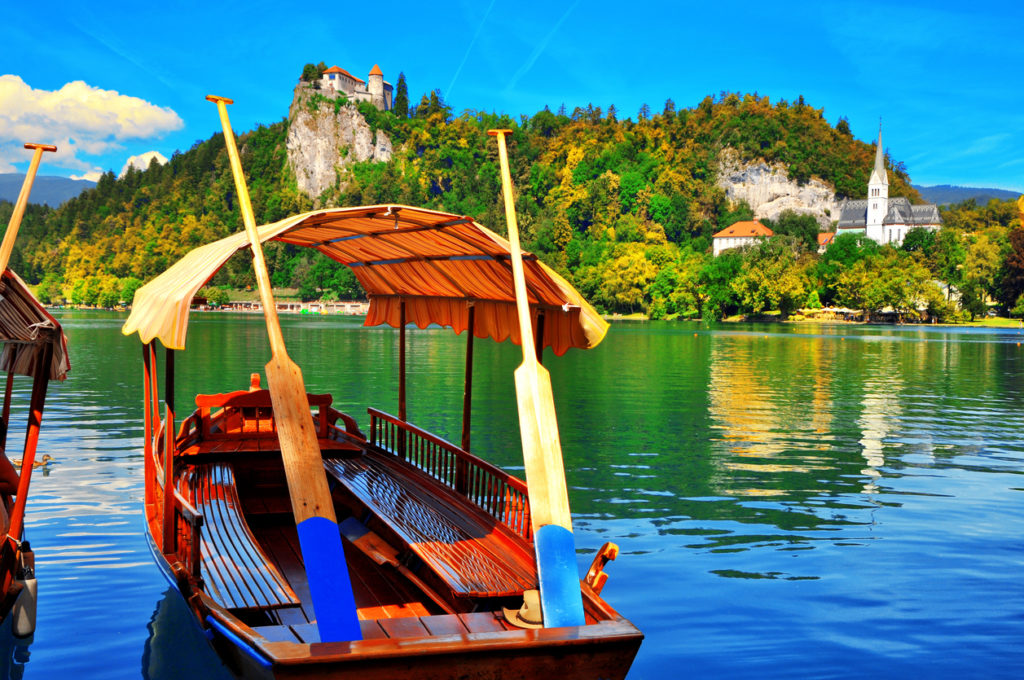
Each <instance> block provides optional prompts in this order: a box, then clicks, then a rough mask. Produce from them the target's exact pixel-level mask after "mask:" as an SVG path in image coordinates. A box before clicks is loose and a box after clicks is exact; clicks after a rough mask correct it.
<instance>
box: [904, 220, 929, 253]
mask: <svg viewBox="0 0 1024 680" xmlns="http://www.w3.org/2000/svg"><path fill="white" fill-rule="evenodd" d="M900 248H901V249H902V250H903V251H905V252H908V253H924V254H925V256H926V257H930V256H931V254H932V250H933V249H934V248H935V231H934V230H933V229H925V228H923V227H914V228H913V229H911V230H910V231H908V232H907V234H906V236H904V237H903V243H902V245H900Z"/></svg>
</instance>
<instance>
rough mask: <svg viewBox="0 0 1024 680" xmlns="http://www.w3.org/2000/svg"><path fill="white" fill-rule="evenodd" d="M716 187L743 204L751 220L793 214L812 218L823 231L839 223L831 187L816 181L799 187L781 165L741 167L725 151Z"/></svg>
mask: <svg viewBox="0 0 1024 680" xmlns="http://www.w3.org/2000/svg"><path fill="white" fill-rule="evenodd" d="M717 184H718V186H720V187H721V188H722V189H723V190H724V191H725V195H726V196H727V197H728V199H729V200H730V201H733V202H738V201H746V202H747V203H748V204H749V205H750V207H751V209H753V211H754V219H761V218H768V219H772V220H774V219H777V218H778V217H779V215H781V214H782V213H783V212H785V211H786V210H792V211H793V212H796V213H801V214H809V215H814V217H815V218H816V219H817V220H818V224H820V225H821V226H822V228H824V229H829V228H830V227H831V225H832V222H833V221H834V220H837V219H839V202H838V201H837V200H836V196H835V191H834V189H833V188H832V187H831V186H829V185H828V184H826V183H825V182H822V181H821V180H820V179H817V178H813V179H811V180H810V181H809V182H807V183H806V184H804V185H803V186H800V185H799V184H797V183H796V182H795V181H793V180H791V179H789V173H788V172H787V171H786V167H785V166H784V165H782V164H781V163H775V164H772V165H768V164H767V163H765V162H764V161H754V162H750V163H741V162H740V161H739V156H738V154H737V153H736V152H735V151H733V150H732V149H724V150H723V151H722V153H721V154H719V167H718V181H717Z"/></svg>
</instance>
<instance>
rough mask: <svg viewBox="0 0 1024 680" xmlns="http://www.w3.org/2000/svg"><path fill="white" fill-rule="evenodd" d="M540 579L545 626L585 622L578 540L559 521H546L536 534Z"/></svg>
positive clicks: (534, 545)
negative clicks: (577, 560) (577, 567)
mask: <svg viewBox="0 0 1024 680" xmlns="http://www.w3.org/2000/svg"><path fill="white" fill-rule="evenodd" d="M533 547H534V550H535V551H536V553H537V578H538V580H539V581H540V609H541V612H542V613H543V614H544V626H545V627H546V628H556V627H558V626H582V625H585V624H586V619H585V618H584V617H583V600H582V598H580V575H579V572H578V571H577V569H576V544H575V542H574V541H573V538H572V532H571V531H569V530H568V529H566V528H565V527H563V526H560V525H558V524H546V525H544V526H542V527H541V528H540V529H538V530H537V533H536V534H534V536H533Z"/></svg>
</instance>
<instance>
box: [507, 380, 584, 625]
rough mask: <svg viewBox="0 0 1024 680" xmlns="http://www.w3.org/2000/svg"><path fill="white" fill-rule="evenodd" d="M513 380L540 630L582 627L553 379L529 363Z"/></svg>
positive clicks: (578, 585)
mask: <svg viewBox="0 0 1024 680" xmlns="http://www.w3.org/2000/svg"><path fill="white" fill-rule="evenodd" d="M515 379H516V395H517V397H518V400H519V430H520V433H521V435H522V438H523V460H524V462H525V466H526V483H527V486H528V488H529V490H530V515H531V520H532V523H533V529H534V534H533V536H534V543H533V548H534V552H535V553H536V555H537V578H538V581H539V586H540V604H541V613H542V614H543V617H544V626H545V627H548V628H554V627H559V626H583V625H585V624H586V619H585V618H584V615H583V596H582V594H581V592H580V577H579V571H578V569H577V566H576V546H575V543H574V541H573V535H572V515H571V514H570V511H569V494H568V490H567V489H566V485H565V469H564V464H563V462H562V445H561V441H560V440H559V436H558V421H557V419H556V417H555V400H554V395H553V393H552V391H551V376H550V374H549V373H548V371H547V369H545V368H544V367H543V366H541V365H540V364H538V363H537V362H527V363H523V364H522V365H521V366H520V367H519V368H517V369H516V372H515Z"/></svg>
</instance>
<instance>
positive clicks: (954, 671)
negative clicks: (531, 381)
mask: <svg viewBox="0 0 1024 680" xmlns="http://www.w3.org/2000/svg"><path fill="white" fill-rule="evenodd" d="M61 320H62V322H63V325H64V326H65V328H66V329H67V330H68V333H69V340H70V341H71V352H72V374H71V377H70V378H69V380H68V381H67V383H65V384H60V385H54V386H52V389H51V393H50V397H51V398H50V399H48V402H47V410H46V413H45V414H44V423H43V424H44V427H43V433H42V441H41V442H40V451H44V450H45V451H49V452H51V453H53V455H54V456H55V458H56V461H55V463H54V464H52V466H51V469H50V471H49V473H50V474H49V475H48V476H46V475H37V476H34V477H33V486H32V502H31V503H30V504H29V515H28V522H27V523H28V530H29V534H30V535H29V537H30V539H31V540H32V544H33V546H35V549H36V553H37V571H38V572H39V575H40V601H39V607H40V609H39V626H38V628H37V631H36V635H35V640H34V641H33V642H32V643H31V662H30V663H27V664H25V665H24V668H23V670H24V675H25V677H28V678H32V677H36V678H47V679H48V678H54V677H73V678H75V679H76V680H92V679H94V678H95V679H97V680H99V679H102V680H109V679H110V678H125V679H134V678H138V677H139V675H140V652H141V656H142V659H141V666H142V668H141V671H142V673H141V674H142V676H143V677H146V678H168V677H185V678H189V677H192V678H206V677H211V676H212V677H216V678H221V677H222V676H223V678H227V677H229V676H228V675H226V670H225V669H224V668H223V666H222V665H221V664H220V662H219V660H218V659H217V658H216V656H215V655H213V653H212V651H210V648H209V645H208V644H207V643H206V642H205V640H204V639H203V638H202V634H201V632H200V631H199V629H198V627H197V626H196V625H195V623H194V622H193V621H192V619H191V617H190V615H189V614H188V612H187V611H186V610H185V605H184V603H183V602H181V600H180V597H179V596H178V595H177V594H176V593H174V592H173V591H169V590H168V587H167V584H166V582H165V581H164V579H163V577H162V576H161V574H160V573H159V571H158V570H157V568H156V566H155V565H154V563H153V560H152V558H151V556H150V554H149V548H148V546H147V545H146V542H145V539H144V537H143V522H142V509H141V504H142V460H141V432H140V430H141V404H140V397H141V389H142V388H141V380H140V378H141V368H140V364H141V360H140V351H139V348H138V342H137V340H135V339H133V338H132V339H129V338H123V337H122V336H120V334H119V333H118V329H119V327H120V323H121V322H122V320H123V317H118V316H117V315H105V314H98V313H93V314H87V313H86V314H83V313H78V312H75V313H71V314H67V315H65V316H64V317H62V319H61ZM192 324H193V326H192V328H191V337H190V342H193V341H194V342H195V345H194V347H197V348H201V351H190V352H186V353H184V354H182V355H181V356H180V358H179V364H178V368H179V371H180V372H179V380H178V383H177V384H178V389H179V391H178V393H177V401H178V403H179V404H180V406H181V409H182V410H186V409H187V407H188V406H189V405H190V404H191V403H193V402H192V399H193V397H194V394H195V392H198V391H207V392H209V391H222V390H225V389H232V388H235V387H239V386H244V385H246V384H247V381H248V376H249V373H250V372H251V371H252V370H259V368H260V367H262V365H263V364H264V363H266V360H267V358H268V357H269V350H268V349H267V346H266V331H265V329H264V327H263V324H262V319H261V318H259V317H258V316H251V317H248V316H246V317H243V316H241V315H239V316H238V317H230V316H217V315H200V316H198V317H196V319H194V320H193V322H192ZM283 325H284V331H285V334H286V336H287V341H288V345H289V349H290V350H292V352H293V358H295V359H296V361H297V362H298V363H299V364H300V365H302V367H303V370H304V373H305V375H306V382H307V385H308V386H309V387H310V389H311V390H312V391H317V392H331V393H332V394H333V395H334V400H335V404H336V405H338V406H339V407H340V408H342V409H343V410H346V411H350V412H352V413H353V414H354V415H355V416H356V417H357V418H358V419H359V420H360V423H361V424H365V419H366V412H365V407H366V406H367V405H373V406H377V407H380V408H384V409H385V410H393V409H394V401H390V402H389V401H388V399H393V395H394V391H393V387H394V382H395V379H396V368H395V365H396V360H397V345H396V336H397V334H396V333H394V332H393V331H390V330H379V329H365V328H362V327H361V326H360V325H359V320H357V319H356V320H353V319H347V318H338V317H319V318H315V319H309V318H294V317H290V318H286V319H283ZM1018 340H1019V337H1017V335H1016V329H1013V333H1003V332H1000V331H988V332H979V331H977V330H974V329H946V330H939V329H898V328H885V327H860V326H836V327H827V326H823V327H812V326H799V327H782V326H778V325H772V326H738V325H728V326H723V327H707V326H701V325H697V324H693V325H690V324H684V323H675V324H669V323H645V324H640V323H636V324H633V323H622V324H616V325H614V326H613V328H612V330H611V332H610V333H609V335H608V337H607V339H606V340H605V341H604V342H603V343H602V344H601V345H600V346H599V347H598V348H597V349H596V350H594V351H592V352H577V351H573V352H569V353H568V354H566V355H565V356H564V357H561V358H559V359H557V360H555V359H553V358H550V356H545V366H546V367H548V369H549V370H550V371H551V376H552V383H553V387H554V393H555V400H556V406H557V409H558V420H559V428H560V432H561V440H562V449H563V454H564V456H565V459H566V472H567V476H568V478H569V484H570V497H571V504H572V508H573V514H574V530H575V532H576V541H577V546H578V547H579V549H580V556H579V563H580V566H581V568H582V569H585V568H586V566H587V565H588V564H589V562H590V556H591V555H590V554H589V553H592V551H593V550H595V549H596V548H597V547H598V546H600V545H601V543H603V542H604V541H607V540H611V541H615V542H617V543H618V544H619V546H620V547H621V549H622V552H621V555H620V558H619V559H618V560H617V561H616V562H615V563H614V564H612V565H610V567H609V573H610V575H611V580H610V581H609V584H608V586H607V588H606V589H605V591H604V595H605V596H606V597H607V599H608V601H609V602H610V603H612V605H613V606H615V607H616V609H618V610H619V611H621V612H622V613H623V614H624V615H625V616H627V617H629V618H630V619H632V620H633V621H634V622H635V623H637V624H638V626H639V627H640V628H641V629H642V630H644V632H645V634H646V635H647V638H648V640H647V643H645V645H644V646H643V648H642V649H641V652H640V656H639V657H638V659H637V661H636V664H635V665H634V669H633V672H632V673H631V678H633V680H641V679H646V678H661V677H671V676H672V674H673V673H676V672H677V670H678V668H679V666H680V664H681V663H684V662H685V663H686V664H687V667H688V671H690V673H691V674H692V675H694V676H695V677H705V676H708V677H710V676H720V677H729V678H758V679H759V680H760V679H762V678H777V677H794V676H799V677H832V678H852V677H855V676H859V675H862V674H863V668H864V667H865V665H870V667H871V668H872V669H873V672H874V673H876V674H878V675H880V676H883V677H886V676H887V677H893V676H899V675H905V676H909V677H922V676H929V677H936V676H943V677H950V676H954V675H959V676H963V677H968V676H971V675H977V673H978V669H979V668H984V669H985V672H986V674H988V675H992V676H1003V677H1012V676H1014V674H1019V668H1020V666H1021V664H1024V648H1021V646H1020V645H1019V644H1018V641H1019V640H1020V639H1024V619H1022V618H1021V616H1020V612H1022V611H1024V590H1022V589H1021V588H1020V587H1019V583H1018V582H1017V581H1019V572H1020V550H1019V542H1020V541H1019V539H1020V535H1021V534H1022V533H1024V503H1022V502H1021V500H1022V498H1024V497H1022V495H1021V494H1022V493H1024V483H1022V481H1021V480H1022V479H1024V439H1022V438H1021V436H1020V426H1019V422H1020V414H1021V413H1022V412H1024V350H1022V349H1021V348H1020V347H1018V346H1017V345H1016V342H1017V341H1018ZM464 341H465V338H464V337H457V336H454V335H452V334H451V333H448V332H446V331H435V330H425V331H418V330H417V331H411V332H410V356H411V357H413V359H414V360H411V361H410V376H409V392H410V403H409V406H410V413H411V414H412V417H413V418H414V419H415V420H416V421H418V422H420V423H421V424H423V425H424V426H426V427H429V428H433V429H437V430H438V431H439V432H440V433H441V434H442V435H444V436H446V437H448V438H451V439H456V440H457V439H458V433H459V423H460V415H461V414H460V408H461V380H462V360H463V357H464V354H463V352H464V348H465V342H464ZM112 358H113V360H112ZM520 360H521V353H520V352H519V351H518V348H516V347H513V346H511V345H508V344H505V345H495V344H493V343H488V342H478V343H477V345H476V370H477V373H476V377H477V379H476V380H475V381H474V407H473V416H474V417H473V426H474V429H473V448H474V451H475V452H476V453H479V454H480V455H483V456H484V457H486V458H488V459H489V460H492V461H495V462H497V463H498V464H499V465H501V466H503V467H505V468H506V469H509V470H511V471H513V472H515V473H517V474H522V450H521V447H520V442H519V435H518V420H517V411H516V406H515V390H514V383H513V380H512V371H513V370H514V369H515V367H516V366H517V365H518V363H519V361H520ZM161 363H162V362H161ZM20 389H21V388H20V386H18V385H16V397H17V398H18V399H25V400H27V398H28V393H27V390H23V391H20V392H19V391H18V390H20ZM48 426H51V427H48ZM23 431H24V424H23V423H21V424H19V425H18V426H16V427H15V426H12V433H14V432H23ZM865 470H873V471H874V473H876V474H871V473H868V472H863V471H865ZM865 487H870V489H871V490H872V491H874V493H870V494H867V493H864V491H865ZM922 583H927V584H929V585H930V586H931V587H928V588H923V587H921V584H922ZM951 594H952V595H951ZM942 648H956V649H957V654H956V655H937V654H935V651H934V650H935V649H942ZM15 651H16V650H12V651H11V653H10V657H9V661H10V666H11V668H12V671H13V669H14V668H15V667H16V666H17V665H18V664H23V663H24V658H25V656H24V654H22V656H21V657H16V656H15V654H14V652H15ZM22 651H23V652H25V651H27V649H24V650H22ZM740 652H742V653H740ZM3 654H4V658H5V659H7V658H8V653H7V652H6V651H4V652H3ZM854 657H856V658H859V659H861V660H862V663H860V664H853V665H851V664H850V663H849V659H850V658H854ZM19 658H20V659H21V660H20V661H19ZM2 677H3V676H2V675H0V678H2Z"/></svg>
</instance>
